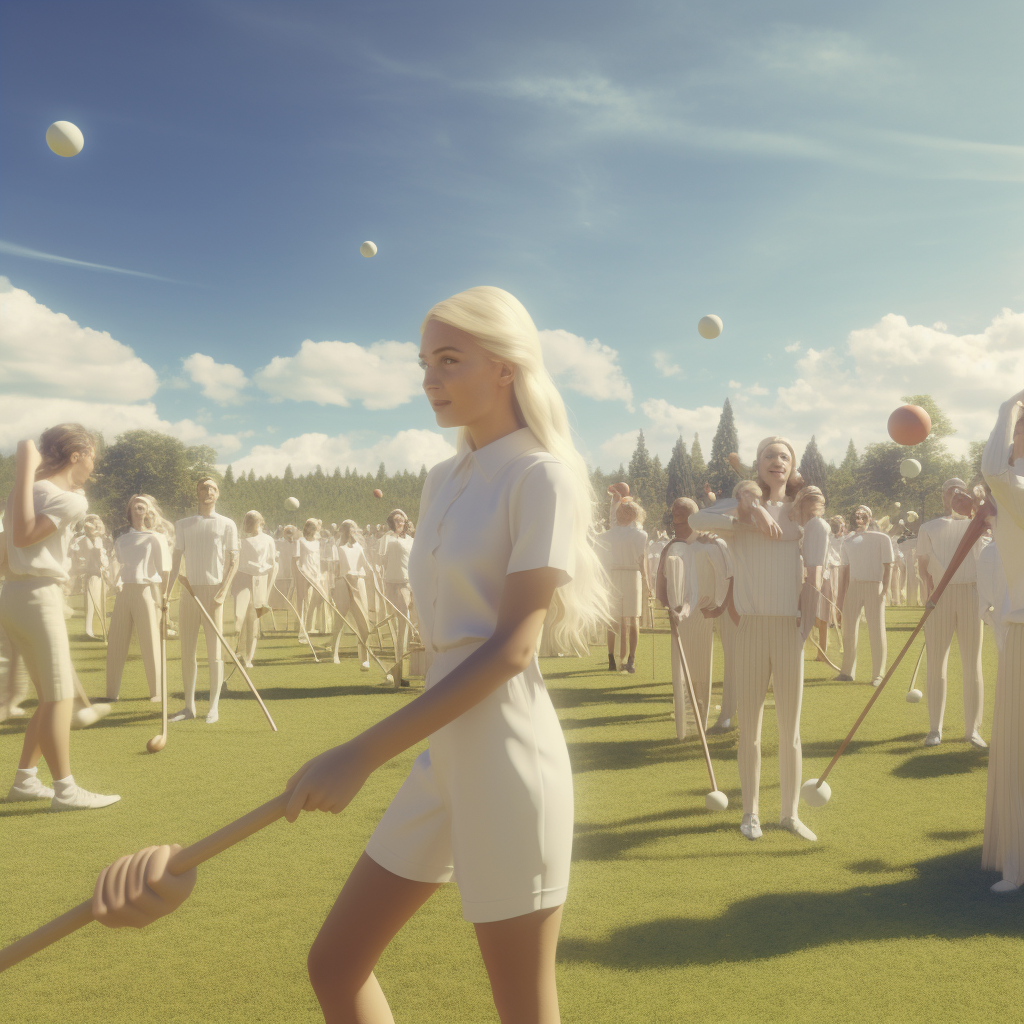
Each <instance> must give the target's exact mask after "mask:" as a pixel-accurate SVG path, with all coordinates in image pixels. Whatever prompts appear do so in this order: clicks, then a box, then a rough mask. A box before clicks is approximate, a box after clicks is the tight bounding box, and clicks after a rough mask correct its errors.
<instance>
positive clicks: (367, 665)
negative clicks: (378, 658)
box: [359, 661, 370, 672]
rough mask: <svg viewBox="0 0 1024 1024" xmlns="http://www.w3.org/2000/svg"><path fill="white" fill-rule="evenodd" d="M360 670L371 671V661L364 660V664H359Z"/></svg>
mask: <svg viewBox="0 0 1024 1024" xmlns="http://www.w3.org/2000/svg"><path fill="white" fill-rule="evenodd" d="M359 671H360V672H369V671H370V663H369V662H368V661H364V662H363V663H362V664H361V665H360V666H359Z"/></svg>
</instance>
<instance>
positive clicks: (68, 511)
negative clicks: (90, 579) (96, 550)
mask: <svg viewBox="0 0 1024 1024" xmlns="http://www.w3.org/2000/svg"><path fill="white" fill-rule="evenodd" d="M13 500H14V491H13V490H12V491H11V494H10V496H9V497H8V499H7V512H6V513H5V515H4V519H5V520H6V521H7V522H8V523H13V522H14V516H13V515H12V513H11V507H12V505H11V503H12V501H13ZM32 507H33V509H34V511H35V514H36V517H37V518H38V517H39V516H46V518H47V519H49V520H50V522H52V523H53V525H54V526H56V527H57V529H56V530H55V531H54V532H53V533H51V534H50V536H49V537H46V538H45V539H44V540H41V541H39V543H38V544H32V545H31V546H30V547H25V548H16V547H15V546H14V543H13V541H11V540H8V544H7V561H8V562H9V563H10V566H11V572H13V573H17V574H18V575H19V576H51V577H53V579H55V580H58V581H59V582H61V583H63V582H64V581H65V580H67V579H68V578H69V577H68V573H67V561H68V547H69V545H70V544H71V535H72V533H73V532H74V529H75V526H76V525H77V524H78V523H80V522H81V521H82V520H83V519H84V518H85V515H86V513H87V512H88V511H89V502H88V501H87V500H86V498H85V495H84V494H82V493H80V492H79V491H65V490H61V488H60V487H58V486H57V485H56V484H55V483H53V481H52V480H37V481H36V482H35V483H34V484H33V485H32Z"/></svg>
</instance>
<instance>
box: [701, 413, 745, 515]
mask: <svg viewBox="0 0 1024 1024" xmlns="http://www.w3.org/2000/svg"><path fill="white" fill-rule="evenodd" d="M739 449H740V439H739V435H738V434H737V433H736V420H735V419H734V418H733V414H732V405H731V404H730V402H729V399H728V398H727V399H726V400H725V404H724V405H723V406H722V415H721V417H720V419H719V420H718V429H717V430H716V431H715V436H714V438H713V440H712V441H711V459H710V461H709V462H708V483H710V484H711V490H713V491H714V492H715V494H717V495H726V494H731V493H732V488H733V480H734V479H735V478H736V474H735V473H733V470H732V466H730V465H729V455H730V454H731V453H732V452H738V451H739Z"/></svg>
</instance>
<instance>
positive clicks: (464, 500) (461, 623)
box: [389, 427, 575, 651]
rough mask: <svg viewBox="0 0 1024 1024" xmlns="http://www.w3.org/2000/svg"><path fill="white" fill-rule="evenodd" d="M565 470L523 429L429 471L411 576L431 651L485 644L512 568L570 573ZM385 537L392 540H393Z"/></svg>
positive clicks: (565, 577)
mask: <svg viewBox="0 0 1024 1024" xmlns="http://www.w3.org/2000/svg"><path fill="white" fill-rule="evenodd" d="M573 494H574V490H573V482H572V477H571V474H570V471H569V469H568V468H567V467H566V466H564V465H563V464H562V463H561V462H559V461H558V460H557V459H555V457H554V456H553V455H551V454H550V453H549V452H546V451H545V450H544V449H543V448H542V447H541V446H540V443H539V442H538V441H537V439H536V437H534V435H533V433H532V432H531V431H530V430H528V429H527V428H525V427H523V428H521V429H520V430H515V431H513V432H512V433H511V434H506V435H505V436H504V437H501V438H499V439H498V440H497V441H493V442H492V443H491V444H489V445H486V446H485V447H483V448H481V449H480V450H479V451H473V450H472V449H471V448H469V447H467V446H465V445H463V446H462V447H461V448H460V450H459V452H458V453H457V454H456V455H455V456H454V457H453V458H450V459H447V460H446V461H445V462H442V463H440V464H439V465H437V466H435V467H434V468H433V469H432V470H431V471H430V473H429V474H427V479H426V482H425V483H424V485H423V495H422V497H421V498H420V520H419V525H418V527H417V530H416V539H415V542H414V544H413V548H412V555H411V557H410V559H409V580H410V583H411V584H412V590H413V596H414V598H415V601H416V607H417V609H418V611H419V616H420V633H421V635H422V636H423V639H424V642H425V644H426V645H427V646H429V647H432V648H433V649H434V650H435V651H445V650H450V649H452V648H455V647H460V646H462V645H464V644H468V643H472V642H474V641H480V640H486V639H488V638H489V637H491V636H492V635H493V633H494V629H495V627H496V626H497V622H498V606H499V604H500V602H501V595H502V592H503V590H504V587H505V577H506V576H507V575H508V574H509V573H514V572H525V571H527V570H529V569H540V568H544V567H551V568H554V569H560V570H561V574H560V576H561V579H560V581H559V585H560V586H562V585H564V584H566V583H568V582H569V580H570V579H572V574H573V572H574V570H575V565H574V563H573V547H572V539H573V534H572V531H573V518H574V498H573ZM390 542H391V539H390V538H389V543H390Z"/></svg>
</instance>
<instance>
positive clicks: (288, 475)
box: [284, 462, 295, 484]
mask: <svg viewBox="0 0 1024 1024" xmlns="http://www.w3.org/2000/svg"><path fill="white" fill-rule="evenodd" d="M294 480H295V474H294V473H293V472H292V464H291V463H290V462H289V463H288V465H287V466H285V467H284V482H285V483H288V484H290V483H293V482H294Z"/></svg>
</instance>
